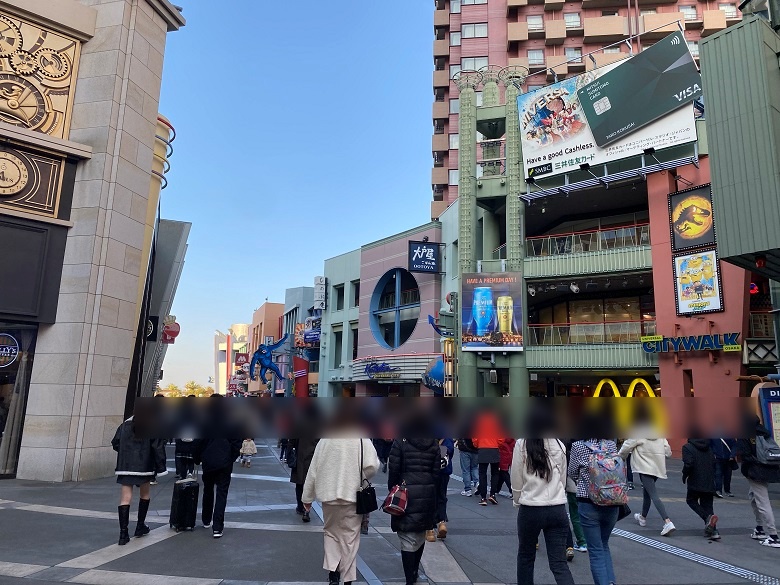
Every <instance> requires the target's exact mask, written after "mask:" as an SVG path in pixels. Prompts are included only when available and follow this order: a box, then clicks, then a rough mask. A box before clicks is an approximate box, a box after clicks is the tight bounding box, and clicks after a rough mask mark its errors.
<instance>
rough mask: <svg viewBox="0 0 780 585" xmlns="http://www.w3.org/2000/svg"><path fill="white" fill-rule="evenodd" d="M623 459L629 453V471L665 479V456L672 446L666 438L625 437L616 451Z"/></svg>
mask: <svg viewBox="0 0 780 585" xmlns="http://www.w3.org/2000/svg"><path fill="white" fill-rule="evenodd" d="M618 455H620V456H621V457H622V458H623V459H628V456H629V455H631V471H633V472H634V473H644V474H645V475H652V476H655V477H657V478H659V479H666V458H667V457H671V456H672V448H671V447H670V446H669V441H667V440H666V439H662V438H661V439H626V440H625V441H624V442H623V445H622V446H621V447H620V451H619V452H618Z"/></svg>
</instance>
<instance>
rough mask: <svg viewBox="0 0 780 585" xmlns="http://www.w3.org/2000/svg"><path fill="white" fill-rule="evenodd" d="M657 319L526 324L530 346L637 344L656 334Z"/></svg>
mask: <svg viewBox="0 0 780 585" xmlns="http://www.w3.org/2000/svg"><path fill="white" fill-rule="evenodd" d="M656 332H657V331H656V320H655V319H642V320H641V321H602V322H596V323H565V324H551V323H548V324H533V325H532V324H529V325H528V333H529V335H528V345H529V346H563V345H601V344H611V343H640V342H641V339H642V337H643V336H645V335H655V334H656Z"/></svg>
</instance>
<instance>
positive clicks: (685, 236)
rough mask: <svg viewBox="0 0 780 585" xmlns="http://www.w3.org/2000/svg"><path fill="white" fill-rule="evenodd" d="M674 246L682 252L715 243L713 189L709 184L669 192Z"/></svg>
mask: <svg viewBox="0 0 780 585" xmlns="http://www.w3.org/2000/svg"><path fill="white" fill-rule="evenodd" d="M669 223H670V229H671V232H672V250H674V251H675V252H680V251H682V250H689V249H691V248H698V247H700V246H712V245H714V244H715V222H714V220H713V217H712V191H711V188H710V186H709V185H702V186H701V187H696V188H694V189H686V190H685V191H678V192H676V193H671V194H670V195H669Z"/></svg>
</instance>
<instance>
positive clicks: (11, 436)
mask: <svg viewBox="0 0 780 585" xmlns="http://www.w3.org/2000/svg"><path fill="white" fill-rule="evenodd" d="M37 336H38V326H37V325H23V324H20V323H7V322H3V321H0V478H9V477H14V476H15V475H16V467H17V464H18V462H19V446H20V443H21V440H22V426H23V424H24V411H25V406H26V404H27V392H28V390H29V388H30V373H31V372H32V366H33V355H34V354H35V341H36V338H37Z"/></svg>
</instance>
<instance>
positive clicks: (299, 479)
mask: <svg viewBox="0 0 780 585" xmlns="http://www.w3.org/2000/svg"><path fill="white" fill-rule="evenodd" d="M319 441H320V440H319V439H315V438H313V437H301V438H299V439H290V449H291V450H292V449H295V450H296V452H297V453H298V461H297V463H296V465H295V467H293V469H292V471H291V472H290V482H291V483H294V484H295V503H296V506H295V511H296V512H297V513H298V514H300V515H301V520H302V521H303V522H311V513H310V512H309V510H307V509H306V508H305V507H304V505H303V499H302V498H303V486H304V484H305V483H306V476H307V475H308V473H309V467H310V466H311V460H312V458H313V457H314V450H315V449H316V448H317V443H319Z"/></svg>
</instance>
